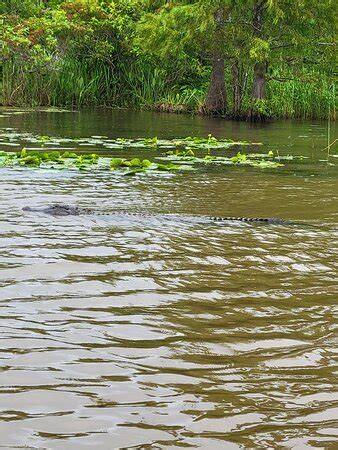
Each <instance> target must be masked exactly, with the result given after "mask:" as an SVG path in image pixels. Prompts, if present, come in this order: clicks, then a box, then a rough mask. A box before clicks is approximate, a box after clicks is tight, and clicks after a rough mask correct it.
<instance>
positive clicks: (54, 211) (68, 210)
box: [22, 203, 290, 224]
mask: <svg viewBox="0 0 338 450" xmlns="http://www.w3.org/2000/svg"><path fill="white" fill-rule="evenodd" d="M22 209H23V211H30V212H38V213H43V214H49V215H51V216H55V217H57V216H80V215H104V216H111V215H114V216H115V215H120V216H133V217H140V218H142V217H160V218H163V219H172V218H175V219H187V218H191V219H192V220H194V219H195V220H196V219H197V220H203V221H208V222H210V221H211V222H228V221H237V222H238V221H239V222H259V223H265V224H287V223H290V222H288V221H286V220H284V219H279V218H276V217H217V216H215V217H213V216H179V215H176V214H153V213H143V212H140V213H137V212H129V211H116V212H114V213H106V212H98V211H95V210H92V209H87V208H79V207H77V206H71V205H63V204H58V203H56V204H52V205H49V206H46V207H43V208H34V207H31V206H25V207H24V208H22Z"/></svg>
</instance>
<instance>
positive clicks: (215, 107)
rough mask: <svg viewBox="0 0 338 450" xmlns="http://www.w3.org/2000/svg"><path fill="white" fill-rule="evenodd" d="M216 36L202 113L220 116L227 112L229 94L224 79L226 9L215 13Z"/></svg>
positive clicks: (219, 9)
mask: <svg viewBox="0 0 338 450" xmlns="http://www.w3.org/2000/svg"><path fill="white" fill-rule="evenodd" d="M214 20H215V36H214V50H213V55H212V74H211V80H210V84H209V88H208V94H207V97H206V99H205V101H204V104H203V105H202V107H201V112H202V114H207V115H212V116H219V115H223V114H225V113H226V110H227V94H226V88H225V80H224V52H223V45H224V23H225V9H224V8H218V9H217V10H216V11H215V15H214Z"/></svg>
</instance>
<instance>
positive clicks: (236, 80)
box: [231, 61, 242, 119]
mask: <svg viewBox="0 0 338 450" xmlns="http://www.w3.org/2000/svg"><path fill="white" fill-rule="evenodd" d="M231 69H232V84H233V96H234V105H233V110H232V115H233V118H234V119H239V118H240V111H241V104H242V85H241V80H240V70H239V65H238V61H235V62H234V64H233V66H232V68H231Z"/></svg>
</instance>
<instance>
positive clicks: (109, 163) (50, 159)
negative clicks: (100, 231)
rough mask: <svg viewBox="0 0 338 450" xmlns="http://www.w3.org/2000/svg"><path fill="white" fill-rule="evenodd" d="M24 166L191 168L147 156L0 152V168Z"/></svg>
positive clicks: (134, 171)
mask: <svg viewBox="0 0 338 450" xmlns="http://www.w3.org/2000/svg"><path fill="white" fill-rule="evenodd" d="M15 166H28V167H40V168H44V169H73V170H85V171H91V170H118V171H121V172H123V173H124V174H125V175H135V174H137V173H140V172H147V171H166V172H172V171H179V170H194V169H193V167H186V166H185V167H184V168H182V167H181V165H178V164H173V163H172V162H169V163H168V164H164V163H154V162H151V161H150V160H149V159H140V158H132V159H125V158H109V157H105V156H99V155H98V154H96V153H91V154H82V155H78V154H76V153H73V152H67V151H66V152H64V153H62V154H61V153H60V152H58V151H53V152H49V153H48V152H42V151H40V152H39V151H29V150H27V149H26V148H23V149H22V150H21V152H17V153H14V152H5V151H2V152H0V167H15Z"/></svg>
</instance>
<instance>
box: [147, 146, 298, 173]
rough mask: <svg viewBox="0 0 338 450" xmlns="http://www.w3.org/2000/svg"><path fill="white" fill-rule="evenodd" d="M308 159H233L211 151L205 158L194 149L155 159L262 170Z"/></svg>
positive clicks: (263, 156) (257, 155) (267, 155)
mask: <svg viewBox="0 0 338 450" xmlns="http://www.w3.org/2000/svg"><path fill="white" fill-rule="evenodd" d="M304 158H306V157H304V156H291V155H287V156H279V155H275V154H274V152H273V151H269V152H268V153H241V152H237V154H236V155H234V156H232V157H230V156H229V157H228V156H213V155H211V153H210V151H208V152H207V154H206V155H205V156H204V157H199V156H196V155H195V153H194V151H193V150H192V149H188V150H177V149H176V150H169V151H167V153H166V156H161V157H157V158H155V159H157V160H160V161H164V162H166V161H170V162H172V163H180V164H189V165H195V164H204V165H209V164H216V165H224V166H236V165H240V166H251V167H258V168H261V169H274V168H278V167H282V166H284V164H283V163H282V162H281V161H293V160H301V159H304Z"/></svg>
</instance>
